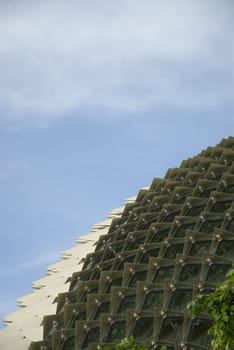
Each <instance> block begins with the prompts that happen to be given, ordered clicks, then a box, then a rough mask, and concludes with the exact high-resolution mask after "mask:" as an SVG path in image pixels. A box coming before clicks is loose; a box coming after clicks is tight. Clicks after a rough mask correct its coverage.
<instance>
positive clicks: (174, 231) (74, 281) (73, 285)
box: [0, 137, 234, 350]
mask: <svg viewBox="0 0 234 350" xmlns="http://www.w3.org/2000/svg"><path fill="white" fill-rule="evenodd" d="M63 257H64V258H65V259H64V261H62V262H60V263H58V264H55V265H54V266H51V267H49V272H48V273H49V275H48V276H47V277H45V278H44V279H42V280H40V281H37V282H36V283H35V284H34V288H35V289H36V291H35V292H34V293H32V294H31V295H28V296H26V297H24V298H21V299H19V303H20V304H21V305H22V306H24V307H23V308H22V310H21V311H17V312H16V313H14V314H11V315H8V316H6V322H7V323H8V326H7V327H6V328H4V329H3V330H1V331H0V344H2V345H1V349H2V350H8V349H15V350H21V349H22V350H26V349H29V350H78V349H85V350H86V349H89V350H101V349H102V348H103V346H104V345H106V344H110V345H111V346H113V345H114V344H116V343H118V342H119V341H120V340H121V339H122V338H123V337H126V336H127V337H128V336H131V335H133V336H134V337H135V338H136V339H137V341H139V342H144V343H146V345H147V346H148V347H149V348H152V349H160V348H161V347H162V346H166V348H167V349H170V350H171V349H184V350H186V349H196V350H199V349H200V350H202V349H204V350H205V349H210V343H211V338H210V336H209V335H208V333H207V330H208V329H209V327H210V326H211V319H210V318H209V317H208V315H206V314H205V313H203V314H201V315H200V316H199V317H196V318H193V319H190V318H189V317H188V316H187V313H186V305H187V303H188V302H189V301H190V300H191V299H192V298H193V296H195V295H196V294H198V293H208V292H211V291H213V290H214V289H215V287H216V285H217V284H218V283H219V282H221V281H223V280H224V279H225V275H226V273H227V271H228V270H230V269H231V268H233V266H234V137H230V138H228V139H223V140H222V141H221V142H220V143H219V144H218V145H217V146H215V147H208V148H207V149H206V150H203V151H202V152H201V153H200V154H198V155H196V156H194V157H192V158H189V159H187V160H184V161H183V162H182V163H181V166H180V167H178V168H172V169H168V171H167V173H166V175H165V177H164V178H163V179H158V178H156V179H154V180H153V182H152V184H151V186H150V187H149V188H145V189H141V190H140V191H139V193H138V195H137V196H136V198H131V199H129V200H128V201H127V203H126V204H125V205H124V207H123V208H120V209H116V210H114V211H112V212H111V214H110V215H109V218H108V220H106V221H104V222H101V223H99V224H97V225H96V226H95V227H94V229H93V231H92V232H91V233H90V234H88V235H86V236H83V237H81V238H80V239H79V245H78V246H76V247H74V248H73V249H71V250H69V251H67V252H65V253H64V256H63ZM20 329H21V330H20Z"/></svg>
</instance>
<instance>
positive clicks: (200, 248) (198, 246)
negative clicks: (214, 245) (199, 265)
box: [189, 241, 211, 257]
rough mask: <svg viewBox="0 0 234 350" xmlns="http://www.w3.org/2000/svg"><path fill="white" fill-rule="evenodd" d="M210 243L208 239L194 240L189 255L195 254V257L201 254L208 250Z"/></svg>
mask: <svg viewBox="0 0 234 350" xmlns="http://www.w3.org/2000/svg"><path fill="white" fill-rule="evenodd" d="M210 244H211V242H210V241H200V242H195V243H194V244H193V245H192V247H191V249H190V252H189V255H191V256H193V255H196V256H197V257H200V256H202V255H203V253H204V252H205V251H209V250H210Z"/></svg>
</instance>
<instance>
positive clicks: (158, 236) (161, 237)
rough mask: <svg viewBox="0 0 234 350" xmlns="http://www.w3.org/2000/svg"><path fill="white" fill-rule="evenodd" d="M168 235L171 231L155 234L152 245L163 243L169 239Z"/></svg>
mask: <svg viewBox="0 0 234 350" xmlns="http://www.w3.org/2000/svg"><path fill="white" fill-rule="evenodd" d="M168 233H169V229H166V230H161V231H158V232H155V234H154V236H153V238H152V239H151V242H152V243H158V242H162V241H163V240H164V238H166V237H168Z"/></svg>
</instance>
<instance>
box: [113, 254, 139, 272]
mask: <svg viewBox="0 0 234 350" xmlns="http://www.w3.org/2000/svg"><path fill="white" fill-rule="evenodd" d="M134 259H135V255H132V256H127V257H125V258H124V260H123V261H120V262H119V263H117V264H116V265H115V267H114V270H115V271H120V270H123V268H124V264H125V263H131V262H133V261H134Z"/></svg>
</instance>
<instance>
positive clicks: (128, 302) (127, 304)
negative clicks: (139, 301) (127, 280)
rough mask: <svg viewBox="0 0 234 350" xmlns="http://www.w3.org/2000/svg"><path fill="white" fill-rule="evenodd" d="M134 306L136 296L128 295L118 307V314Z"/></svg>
mask: <svg viewBox="0 0 234 350" xmlns="http://www.w3.org/2000/svg"><path fill="white" fill-rule="evenodd" d="M135 306H136V296H135V295H128V296H127V297H125V298H124V299H123V300H122V301H121V304H120V306H119V310H118V313H120V314H121V313H123V312H125V310H126V309H133V308H135Z"/></svg>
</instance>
